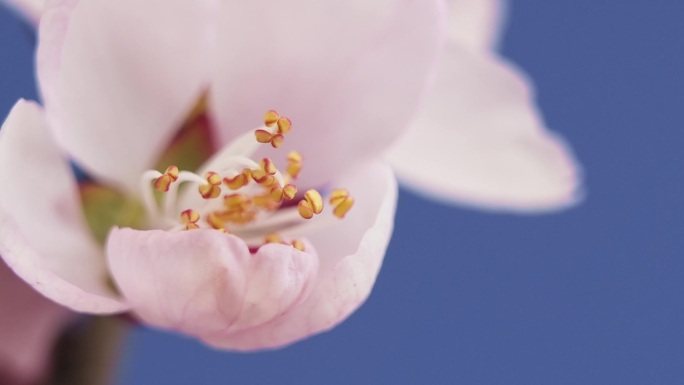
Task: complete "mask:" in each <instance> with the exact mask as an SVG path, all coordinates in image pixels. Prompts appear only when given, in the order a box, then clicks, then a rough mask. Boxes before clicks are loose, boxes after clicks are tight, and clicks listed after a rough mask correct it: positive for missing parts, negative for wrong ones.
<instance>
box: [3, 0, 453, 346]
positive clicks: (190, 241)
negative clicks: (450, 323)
mask: <svg viewBox="0 0 684 385" xmlns="http://www.w3.org/2000/svg"><path fill="white" fill-rule="evenodd" d="M442 16H443V13H442V9H441V7H440V6H439V2H438V1H413V0H401V1H391V2H388V1H384V0H376V1H369V0H358V1H346V2H334V3H328V2H320V1H317V0H298V1H294V2H292V1H290V2H287V5H286V4H284V3H280V2H271V1H265V0H264V1H250V2H244V1H230V2H228V1H215V0H201V1H192V2H190V1H182V2H181V1H177V2H169V1H166V0H154V1H140V0H120V1H116V2H112V1H105V0H88V1H82V2H78V1H71V0H66V1H56V2H54V3H53V4H48V5H47V7H46V10H45V12H44V13H43V16H42V19H41V24H40V29H39V45H38V55H37V64H38V75H39V83H40V89H41V93H42V96H43V99H44V108H43V107H40V106H39V105H37V104H35V103H32V102H26V101H19V102H18V103H17V104H16V105H15V107H14V108H13V110H12V112H11V113H10V116H9V117H8V119H7V120H6V122H5V124H4V126H3V127H2V130H1V131H0V183H1V184H2V185H3V189H2V190H1V191H0V254H1V255H2V256H3V258H4V260H5V261H6V262H7V264H8V265H9V266H10V267H11V268H12V269H13V270H14V272H15V273H16V274H17V275H19V276H20V277H21V278H23V279H24V280H25V281H26V282H28V283H29V284H30V285H32V286H33V287H34V288H35V289H36V290H38V291H39V292H41V293H42V294H43V295H45V296H46V297H48V298H50V299H52V300H53V301H55V302H57V303H60V304H62V305H64V306H66V307H68V308H70V309H73V310H75V311H78V312H85V313H94V314H115V313H120V312H129V311H130V312H133V313H134V314H135V315H136V316H137V317H138V318H140V319H141V320H142V321H144V322H145V323H147V324H150V325H154V326H157V327H160V328H165V329H170V330H175V331H178V332H182V333H185V334H189V335H191V336H194V337H196V338H198V339H201V340H203V341H205V342H206V343H208V344H211V345H213V346H216V347H220V348H227V349H238V350H248V349H259V348H272V347H278V346H282V345H285V344H288V343H291V342H293V341H296V340H299V339H301V338H304V337H306V336H309V335H311V334H314V333H318V332H321V331H323V330H326V329H329V328H331V327H333V326H334V325H336V324H337V323H339V322H341V321H342V320H343V319H344V318H346V317H347V316H348V315H349V314H350V313H351V312H353V311H354V310H355V309H356V308H357V307H358V306H359V305H360V304H361V303H362V302H363V301H364V300H365V298H366V297H367V296H368V295H369V293H370V290H371V288H372V286H373V283H374V281H375V278H376V276H377V273H378V270H379V268H380V265H381V262H382V259H383V256H384V253H385V249H386V246H387V243H388V241H389V238H390V235H391V230H392V224H393V216H394V209H395V204H396V182H395V180H394V177H393V174H392V172H391V170H390V169H389V168H388V167H387V166H386V165H385V164H384V162H383V161H382V160H381V159H380V155H381V152H382V150H383V149H384V148H386V147H387V146H388V145H389V144H390V143H391V142H392V141H393V140H394V138H395V137H396V135H397V132H398V131H400V130H401V129H402V128H403V127H404V126H405V122H407V121H408V120H409V119H410V117H411V115H412V114H413V112H414V111H415V109H416V107H417V105H418V101H419V99H420V95H421V93H422V90H423V88H424V87H425V84H426V80H427V78H428V77H429V76H430V73H431V68H432V67H433V63H434V61H435V58H436V56H437V54H438V51H439V46H440V42H441V38H440V37H441V34H442V29H441V25H442V22H441V18H442ZM407 53H410V54H407ZM272 107H274V108H277V109H278V111H280V112H283V113H285V115H287V118H286V117H281V116H279V115H277V113H275V112H269V113H267V114H266V117H265V118H262V117H263V116H264V112H265V111H267V110H269V109H270V108H272ZM288 118H289V119H288ZM290 119H291V120H290ZM255 128H256V129H257V130H256V131H255ZM255 134H256V135H255ZM283 140H284V141H283ZM260 142H262V143H260ZM281 142H282V143H281ZM273 147H279V148H278V149H277V150H276V149H274V148H273ZM294 150H298V151H299V152H293V151H294ZM66 154H68V157H70V158H71V159H74V160H75V161H76V163H78V164H79V165H80V166H81V167H82V168H83V169H84V170H86V171H87V173H88V174H89V175H91V176H92V178H93V181H90V182H88V183H87V184H85V183H82V184H81V185H80V186H79V185H78V184H77V182H76V180H75V178H74V176H73V173H72V170H71V167H70V164H69V162H68V157H67V155H66ZM179 154H180V155H182V156H179ZM286 155H287V166H286V167H280V170H283V171H282V172H281V171H279V169H278V168H277V167H275V166H274V164H278V163H279V159H283V158H286ZM210 157H211V158H210ZM277 157H279V158H277ZM169 159H170V161H167V160H169ZM271 159H274V161H271ZM160 163H161V164H163V165H160ZM280 163H282V162H280ZM174 165H177V166H179V168H176V167H174ZM167 166H170V167H168V168H166V167H167ZM158 167H159V168H158ZM300 168H301V172H299V171H300V170H299V169H300ZM164 170H166V171H164ZM160 171H163V172H160ZM295 177H297V178H296V179H295ZM294 185H296V187H295V186H294ZM294 189H297V190H298V192H296V191H294ZM345 189H346V190H345ZM155 194H157V195H155ZM290 198H291V200H289V201H288V199H290ZM324 200H325V205H326V207H325V209H323V205H324V203H323V201H324ZM352 204H353V207H351V206H352ZM112 207H114V208H115V209H114V210H112V209H110V208H112ZM108 209H110V210H109V211H107V210H108ZM84 217H85V220H84ZM311 217H313V218H312V219H310V220H308V219H305V218H311ZM339 217H345V218H344V219H340V218H339ZM108 220H111V221H108ZM217 230H218V231H217ZM224 231H228V232H229V233H226V232H224Z"/></svg>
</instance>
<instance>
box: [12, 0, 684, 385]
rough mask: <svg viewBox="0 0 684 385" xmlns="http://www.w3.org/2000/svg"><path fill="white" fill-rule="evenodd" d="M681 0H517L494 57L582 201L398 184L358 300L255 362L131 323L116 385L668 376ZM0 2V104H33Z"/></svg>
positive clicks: (677, 261)
mask: <svg viewBox="0 0 684 385" xmlns="http://www.w3.org/2000/svg"><path fill="white" fill-rule="evenodd" d="M682 15H684V2H681V1H674V0H671V1H665V0H661V1H659V0H641V1H628V0H622V1H615V0H563V1H561V0H557V1H534V2H531V1H517V2H515V1H514V2H513V4H512V6H511V13H510V17H509V25H508V31H507V33H506V35H505V39H504V44H503V52H504V54H505V55H506V56H508V57H510V58H512V59H513V60H514V61H515V62H517V63H518V64H520V65H521V66H522V67H523V68H525V69H526V70H527V71H528V72H529V73H530V74H531V75H532V77H533V78H534V80H535V82H536V84H537V87H538V90H539V103H540V105H541V107H542V109H543V111H544V113H545V117H546V119H547V121H548V124H549V126H550V127H553V128H554V129H555V130H557V131H559V132H561V133H562V134H563V135H565V136H566V137H567V138H568V139H569V141H570V142H571V143H572V144H573V145H574V148H575V149H576V152H577V155H578V157H579V159H580V160H581V161H582V163H583V164H584V167H585V170H586V179H587V185H588V198H587V200H586V202H585V203H584V204H583V205H582V206H580V207H578V208H576V209H573V210H570V211H567V212H563V213H561V214H556V215H546V216H539V217H524V216H512V215H510V216H509V215H492V214H486V213H480V212H476V211H472V210H467V209H457V208H449V207H445V206H441V205H438V204H435V203H432V202H429V201H427V200H424V199H422V198H419V197H417V196H415V195H413V194H412V193H410V192H407V191H403V190H402V192H401V195H400V203H399V210H398V214H397V221H396V223H397V224H396V231H395V234H394V239H393V241H392V244H391V247H390V249H389V252H388V256H387V258H386V262H385V265H384V269H383V272H382V273H381V275H380V277H379V280H378V283H377V285H376V287H375V291H374V293H373V295H372V296H371V298H370V300H369V301H368V302H367V304H366V305H365V306H364V307H363V308H362V309H361V310H359V311H358V312H357V313H356V314H355V315H354V316H352V317H351V318H350V319H349V320H348V321H347V322H345V323H344V324H342V325H341V326H339V327H338V328H336V329H334V331H332V332H329V333H326V334H323V335H320V336H317V337H315V338H311V339H310V340H307V341H304V342H301V343H299V344H296V345H294V346H292V347H290V348H287V349H284V350H280V351H275V352H268V353H260V354H231V353H223V352H216V351H212V350H210V349H208V348H206V347H204V346H202V345H200V344H198V343H196V342H194V341H191V340H188V339H186V338H183V337H179V336H174V335H169V334H165V333H161V332H155V331H150V330H138V331H136V332H134V333H133V334H132V336H131V338H130V339H129V342H128V346H127V352H126V354H127V355H126V357H125V359H124V361H123V363H122V365H121V368H120V369H121V370H120V376H119V381H118V383H119V384H122V385H123V384H128V385H134V384H164V385H176V384H178V385H180V384H207V385H213V384H304V385H306V384H326V385H333V384H455V383H458V384H509V385H510V384H521V385H530V384H684V335H683V334H684V301H683V298H684V297H683V296H682V294H684V281H683V273H684V260H683V258H682V257H683V256H684V237H683V235H684V232H683V225H684V183H683V179H682V177H683V176H684V175H683V173H682V166H683V162H682V151H681V149H682V148H683V147H684V146H683V144H684V143H683V142H684V132H683V131H682V122H684V108H683V107H684V106H683V103H684V95H683V91H682V90H683V89H684V88H683V86H684V82H683V80H684V60H683V59H684V45H683V44H682V38H683V37H684V21H683V20H684V19H682ZM29 36H30V35H29V34H28V33H27V31H26V30H24V27H23V26H22V25H21V23H19V22H17V21H16V20H14V19H13V18H12V16H11V15H10V14H9V13H7V12H6V11H4V10H2V11H0V114H1V115H2V116H4V115H5V114H6V112H7V111H8V110H9V108H10V106H11V105H12V104H13V103H14V101H15V100H16V99H17V98H18V97H28V98H35V91H34V85H33V80H32V42H31V39H30V38H29Z"/></svg>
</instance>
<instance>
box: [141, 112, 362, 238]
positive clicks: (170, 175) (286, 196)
mask: <svg viewBox="0 0 684 385" xmlns="http://www.w3.org/2000/svg"><path fill="white" fill-rule="evenodd" d="M264 126H265V127H263V128H262V129H258V130H255V131H254V135H255V137H256V141H257V142H258V143H263V144H270V145H271V146H272V147H273V148H279V147H280V146H281V145H282V144H283V142H284V140H285V135H286V134H287V133H289V132H290V131H291V130H292V123H291V121H290V120H289V119H288V118H286V117H283V116H280V115H279V114H278V113H277V112H276V111H273V110H271V111H268V112H266V115H265V117H264ZM252 140H253V139H252ZM238 158H239V157H238ZM238 160H239V161H237V162H233V164H232V166H231V167H229V168H228V169H226V170H223V171H222V172H224V175H221V174H219V173H218V172H215V171H207V172H206V173H205V174H204V176H203V177H201V176H199V175H197V174H195V173H192V172H188V171H181V170H179V169H178V167H176V166H174V165H172V166H169V167H168V168H167V169H166V171H164V173H160V172H159V171H154V170H150V171H148V172H146V173H145V175H143V188H145V189H146V190H147V191H144V194H143V195H144V196H145V197H146V199H145V204H146V206H147V208H148V211H150V212H151V213H155V212H156V210H157V209H158V205H157V202H155V201H154V198H153V194H152V192H151V190H150V189H149V187H150V185H152V186H153V187H154V189H155V190H157V191H159V192H162V193H164V194H165V195H164V196H163V197H162V200H161V203H162V206H163V210H164V214H165V217H166V218H165V219H166V224H168V225H169V226H170V228H171V230H172V231H176V230H177V231H180V230H194V229H200V228H211V229H216V230H219V231H223V232H226V233H236V234H238V235H241V234H254V233H255V231H254V228H255V227H256V228H260V229H263V230H266V231H264V232H262V231H256V233H262V234H263V233H265V234H267V235H265V236H264V237H262V238H261V241H260V243H261V244H263V243H282V244H289V245H292V246H293V247H295V248H297V249H299V250H302V251H303V250H304V244H303V242H302V241H301V240H293V241H291V242H290V243H287V242H285V241H284V239H283V237H282V236H280V235H279V234H278V233H277V232H273V231H268V230H272V229H273V228H275V229H277V228H278V227H279V226H278V224H279V223H284V222H286V221H287V222H291V220H292V214H293V213H294V212H295V211H294V204H293V203H294V202H295V201H296V200H299V202H298V203H297V205H296V206H297V210H296V213H297V214H296V215H298V216H299V217H301V218H304V219H312V218H313V217H314V216H316V215H318V214H320V213H322V212H323V208H324V200H323V197H322V196H321V193H320V192H319V191H317V190H315V189H311V190H308V191H306V192H305V193H304V194H301V195H298V189H297V186H296V185H295V184H293V182H294V181H295V180H296V179H297V177H298V175H299V172H300V171H301V169H302V156H301V154H300V153H299V152H297V151H291V152H290V153H289V154H288V155H287V167H286V169H285V172H284V173H282V172H280V171H279V170H278V168H277V167H276V166H275V164H274V162H273V161H272V160H271V159H269V158H264V159H262V160H261V161H260V162H259V163H256V162H254V161H252V160H251V159H248V158H244V159H238ZM187 182H190V183H195V184H197V185H198V187H197V193H199V195H200V196H201V198H202V199H203V200H204V202H205V204H204V207H203V208H202V209H201V210H193V209H186V210H183V211H182V212H181V213H180V218H177V217H176V218H175V219H174V218H169V215H171V213H172V212H174V209H175V208H174V204H175V201H176V197H177V194H178V188H179V186H180V185H181V184H183V183H187ZM190 192H191V191H187V193H190ZM329 203H330V205H331V206H332V208H333V209H332V213H333V215H335V216H336V217H338V218H344V216H345V215H346V214H347V212H349V210H350V209H351V208H352V206H353V205H354V198H352V197H351V196H350V195H349V192H348V191H347V190H344V189H337V190H333V191H331V192H330V195H329ZM176 212H177V211H176ZM288 218H289V219H288ZM178 219H180V222H179V221H178ZM258 221H259V222H265V223H267V224H268V225H265V226H264V225H262V226H258V225H257V223H256V222H258ZM250 226H251V231H250ZM248 238H249V236H248Z"/></svg>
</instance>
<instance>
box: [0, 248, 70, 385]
mask: <svg viewBox="0 0 684 385" xmlns="http://www.w3.org/2000/svg"><path fill="white" fill-rule="evenodd" d="M0 309H2V310H1V311H0V341H2V343H0V382H2V383H3V384H5V383H11V384H14V383H20V384H24V383H35V382H36V381H37V380H39V379H41V378H42V377H43V375H44V374H45V372H46V370H47V369H48V358H49V357H50V352H51V350H52V348H53V345H54V343H55V340H56V338H57V336H58V334H59V332H60V330H61V329H62V327H64V326H65V324H66V323H67V322H68V321H69V320H70V319H71V318H72V317H73V316H74V313H71V312H70V311H68V310H67V309H66V308H63V307H61V306H59V305H57V304H56V303H54V302H52V301H50V300H49V299H47V298H45V297H43V296H42V295H40V294H38V293H37V292H36V291H35V290H33V289H32V288H31V287H30V286H29V285H27V284H26V283H25V282H24V281H22V280H21V279H19V278H18V277H17V276H16V275H15V274H14V273H13V272H12V271H11V270H10V269H9V268H8V267H7V265H5V263H4V262H3V261H1V260H0ZM8 378H9V379H8Z"/></svg>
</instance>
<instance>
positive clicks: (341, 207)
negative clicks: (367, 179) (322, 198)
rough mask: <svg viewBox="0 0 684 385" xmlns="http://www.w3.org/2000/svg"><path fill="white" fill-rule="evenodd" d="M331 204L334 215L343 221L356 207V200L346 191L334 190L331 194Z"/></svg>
mask: <svg viewBox="0 0 684 385" xmlns="http://www.w3.org/2000/svg"><path fill="white" fill-rule="evenodd" d="M330 204H331V205H333V207H334V209H333V215H335V216H336V217H338V218H340V219H342V218H344V216H345V215H347V213H348V212H349V210H351V208H352V206H354V198H352V197H351V196H350V195H349V191H347V190H344V189H338V190H334V191H333V192H332V193H331V194H330Z"/></svg>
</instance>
